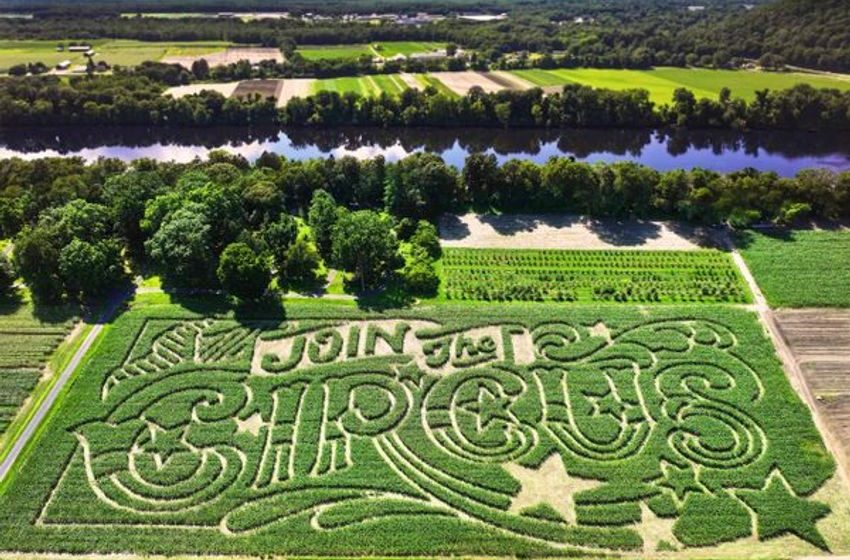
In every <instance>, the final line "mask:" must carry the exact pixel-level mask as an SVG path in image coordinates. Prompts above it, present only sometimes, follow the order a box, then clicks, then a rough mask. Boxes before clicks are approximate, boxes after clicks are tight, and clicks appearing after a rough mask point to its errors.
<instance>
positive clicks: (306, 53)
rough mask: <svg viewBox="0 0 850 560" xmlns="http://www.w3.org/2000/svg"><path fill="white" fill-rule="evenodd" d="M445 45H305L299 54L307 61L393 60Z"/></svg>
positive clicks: (402, 42)
mask: <svg viewBox="0 0 850 560" xmlns="http://www.w3.org/2000/svg"><path fill="white" fill-rule="evenodd" d="M445 47H446V45H445V43H435V42H428V41H386V42H383V43H371V44H365V43H364V44H353V45H304V46H302V47H298V53H299V54H300V55H301V56H303V57H304V58H306V59H307V60H330V59H340V58H348V59H352V58H359V57H361V56H363V55H364V54H365V55H369V56H383V57H385V58H392V57H393V56H396V55H398V54H403V55H404V56H410V55H412V54H416V53H427V52H430V51H434V50H438V49H443V48H445Z"/></svg>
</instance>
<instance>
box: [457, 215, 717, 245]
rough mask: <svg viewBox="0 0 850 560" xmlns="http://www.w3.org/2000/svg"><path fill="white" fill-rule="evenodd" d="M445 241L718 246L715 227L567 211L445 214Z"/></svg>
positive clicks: (519, 243) (464, 242)
mask: <svg viewBox="0 0 850 560" xmlns="http://www.w3.org/2000/svg"><path fill="white" fill-rule="evenodd" d="M440 243H441V244H442V245H443V246H444V247H466V248H478V249H626V248H627V249H647V250H654V251H657V250H668V251H690V250H695V249H700V248H702V247H706V246H709V247H712V246H717V245H718V244H717V242H716V241H715V239H714V234H713V233H712V232H709V231H706V230H704V229H701V228H696V227H692V226H688V225H683V224H679V223H673V222H650V221H642V220H625V221H615V220H604V219H600V220H592V219H588V218H583V217H581V216H574V215H569V214H504V215H489V214H464V215H461V216H457V215H453V214H445V215H443V216H442V217H441V218H440Z"/></svg>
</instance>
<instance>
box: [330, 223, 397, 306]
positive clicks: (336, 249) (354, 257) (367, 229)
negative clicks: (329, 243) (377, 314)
mask: <svg viewBox="0 0 850 560" xmlns="http://www.w3.org/2000/svg"><path fill="white" fill-rule="evenodd" d="M397 254H398V241H397V240H396V238H395V234H394V232H393V229H392V226H391V224H390V222H389V220H387V219H385V218H383V217H381V216H380V215H379V214H377V213H375V212H373V211H371V210H359V211H357V212H346V213H343V214H342V215H341V216H340V218H339V221H338V222H337V224H336V227H335V228H334V232H333V256H334V261H335V262H336V263H337V264H338V265H339V266H341V267H342V268H343V269H344V270H347V271H349V272H354V275H355V279H356V280H357V281H358V282H359V283H360V288H361V289H363V290H365V289H367V288H373V287H375V286H376V285H377V284H378V283H379V282H380V280H381V278H383V275H384V274H385V273H386V272H387V270H388V269H389V266H390V265H391V263H392V262H393V261H394V260H395V258H396V256H397Z"/></svg>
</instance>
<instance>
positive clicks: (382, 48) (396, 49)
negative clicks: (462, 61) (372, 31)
mask: <svg viewBox="0 0 850 560" xmlns="http://www.w3.org/2000/svg"><path fill="white" fill-rule="evenodd" d="M374 45H375V51H377V52H378V54H380V55H381V56H383V57H386V58H392V57H394V56H396V55H397V54H403V55H404V56H410V55H412V54H419V53H427V52H431V51H436V50H439V49H444V48H446V44H445V43H434V42H424V41H423V42H417V41H388V42H386V43H374Z"/></svg>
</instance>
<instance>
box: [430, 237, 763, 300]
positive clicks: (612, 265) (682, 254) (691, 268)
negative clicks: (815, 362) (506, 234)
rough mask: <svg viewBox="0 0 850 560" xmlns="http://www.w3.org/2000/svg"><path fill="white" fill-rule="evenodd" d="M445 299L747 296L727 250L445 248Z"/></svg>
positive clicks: (706, 297)
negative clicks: (725, 251)
mask: <svg viewBox="0 0 850 560" xmlns="http://www.w3.org/2000/svg"><path fill="white" fill-rule="evenodd" d="M441 266H442V271H443V276H444V284H443V293H444V295H445V297H446V298H447V299H451V300H483V301H571V302H621V303H623V302H633V303H653V302H655V303H721V302H734V303H744V302H747V301H750V294H749V293H748V291H747V289H746V287H745V285H744V283H743V280H742V278H741V277H740V275H739V274H738V272H737V270H736V269H735V266H734V264H733V262H732V259H731V258H730V256H729V255H728V254H726V253H723V252H721V251H716V250H701V251H617V250H604V251H584V250H575V251H564V250H522V249H448V248H447V249H445V250H444V254H443V259H442V262H441Z"/></svg>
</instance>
